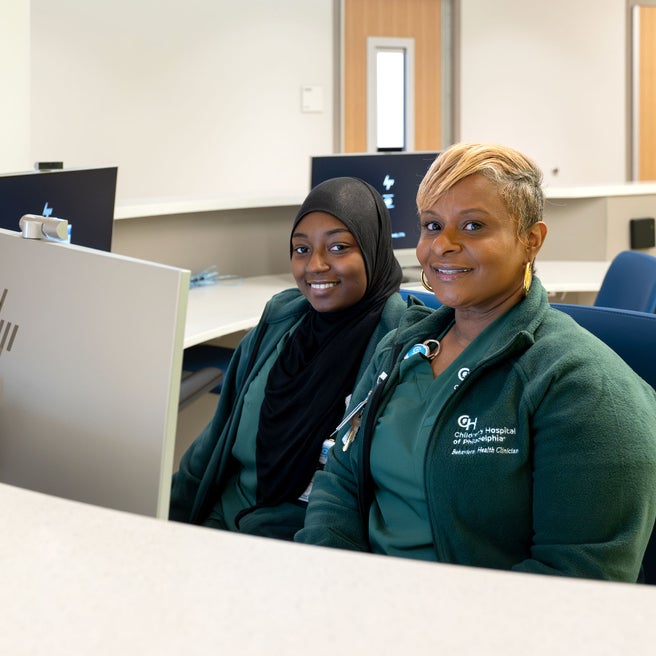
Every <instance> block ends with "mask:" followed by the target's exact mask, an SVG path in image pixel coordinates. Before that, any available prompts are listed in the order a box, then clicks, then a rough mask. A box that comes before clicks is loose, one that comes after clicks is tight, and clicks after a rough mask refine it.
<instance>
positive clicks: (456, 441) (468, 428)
mask: <svg viewBox="0 0 656 656" xmlns="http://www.w3.org/2000/svg"><path fill="white" fill-rule="evenodd" d="M456 424H457V428H456V430H455V431H454V432H453V449H452V450H451V455H452V456H478V455H487V454H497V455H516V454H517V453H519V449H518V448H516V447H514V446H513V445H512V443H513V441H514V437H515V436H516V435H517V429H516V428H515V427H509V426H484V427H481V428H478V417H471V416H470V415H460V416H459V417H458V419H457V421H456Z"/></svg>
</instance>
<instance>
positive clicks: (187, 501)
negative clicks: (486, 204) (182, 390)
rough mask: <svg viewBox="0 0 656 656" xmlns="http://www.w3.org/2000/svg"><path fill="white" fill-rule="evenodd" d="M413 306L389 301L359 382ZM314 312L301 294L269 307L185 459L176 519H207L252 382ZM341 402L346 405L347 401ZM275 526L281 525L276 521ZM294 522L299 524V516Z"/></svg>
mask: <svg viewBox="0 0 656 656" xmlns="http://www.w3.org/2000/svg"><path fill="white" fill-rule="evenodd" d="M413 302H414V303H416V301H409V302H408V303H407V304H406V301H404V300H402V298H401V296H400V295H399V294H392V296H390V298H389V299H388V300H387V303H386V304H385V308H384V309H383V313H382V315H381V319H380V322H379V324H378V327H377V328H376V330H375V331H374V333H373V334H372V336H371V339H370V340H369V345H368V346H367V350H366V351H365V354H364V356H363V359H362V363H363V364H362V365H361V369H360V372H359V373H358V377H359V376H360V375H361V374H362V372H363V371H364V370H365V368H366V364H367V363H368V361H369V360H370V359H371V357H372V355H373V353H374V350H375V348H376V345H377V344H378V342H379V341H380V340H381V339H382V338H383V336H384V335H385V334H387V333H388V332H389V331H390V330H392V329H393V328H395V327H396V326H397V325H398V322H399V320H400V318H401V316H402V314H403V312H404V311H405V310H406V308H407V305H409V304H412V303H413ZM309 309H310V304H309V302H308V301H307V299H306V298H305V297H304V296H303V295H302V294H301V292H300V291H299V290H298V289H288V290H285V291H283V292H281V293H279V294H276V295H275V296H274V297H273V298H272V299H271V300H270V301H269V302H268V303H267V305H266V307H265V309H264V312H263V313H262V317H261V318H260V321H259V322H258V325H257V326H256V327H255V328H254V329H253V330H252V331H250V332H249V333H248V334H247V335H246V336H245V337H244V339H243V340H242V341H241V342H240V343H239V345H238V347H237V349H236V350H235V353H234V355H233V357H232V359H231V361H230V365H229V366H228V369H227V371H226V372H225V377H224V379H223V384H222V387H221V396H220V398H219V403H218V406H217V409H216V412H215V414H214V417H213V419H212V421H211V422H210V423H209V424H208V426H207V427H206V428H205V430H204V431H203V432H202V433H201V434H200V435H199V436H198V437H197V438H196V440H195V441H194V442H193V444H192V445H191V446H190V448H189V449H188V450H187V451H186V453H185V454H184V455H183V457H182V460H181V462H180V468H179V470H178V471H177V472H176V473H175V474H174V476H173V484H172V488H171V503H170V510H169V518H170V519H173V520H176V521H180V522H189V523H193V524H201V523H202V522H203V521H204V520H205V519H206V517H207V515H208V513H209V512H210V511H211V509H212V508H213V506H214V504H215V502H216V500H217V498H218V495H219V494H220V491H221V487H222V486H223V484H224V483H225V480H226V476H227V475H229V465H230V460H231V458H230V456H231V452H232V447H233V444H234V441H235V435H236V433H237V427H238V425H239V421H240V418H241V413H242V407H243V402H244V396H245V394H246V391H247V390H248V387H249V385H250V382H251V380H252V379H253V377H254V376H255V375H256V374H257V372H258V371H259V369H260V368H261V367H262V364H263V363H264V362H266V361H267V359H268V358H269V357H270V355H271V354H272V353H273V352H274V351H275V349H276V347H277V346H278V343H279V342H280V340H281V339H282V338H283V336H284V335H286V334H287V332H288V331H289V330H290V329H291V328H292V327H293V326H294V325H296V324H297V323H298V322H299V321H300V319H301V318H302V317H303V316H304V315H305V314H306V313H307V312H308V311H309ZM335 402H336V403H340V404H341V403H343V402H344V399H336V400H335ZM271 521H272V522H275V521H277V520H276V518H275V517H273V518H272V520H271ZM280 521H283V519H282V518H281V519H280ZM291 521H296V513H294V517H293V518H291ZM301 523H302V516H301ZM297 528H298V527H297Z"/></svg>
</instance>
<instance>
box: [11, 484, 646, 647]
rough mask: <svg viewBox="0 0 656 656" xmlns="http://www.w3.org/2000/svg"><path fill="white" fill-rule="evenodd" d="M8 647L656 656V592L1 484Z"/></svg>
mask: <svg viewBox="0 0 656 656" xmlns="http://www.w3.org/2000/svg"><path fill="white" fill-rule="evenodd" d="M0 523H1V524H2V526H3V538H2V541H0V572H1V575H2V585H1V586H0V607H1V608H2V614H1V615H0V653H3V654H14V655H16V654H18V655H19V656H20V655H21V654H46V653H47V654H53V655H58V654H95V655H96V656H102V655H104V654H111V655H112V656H113V655H114V654H121V653H127V654H138V653H143V654H180V653H194V654H207V653H219V654H226V653H241V654H272V655H274V654H285V655H287V654H307V653H312V654H316V655H319V656H320V655H323V654H326V655H330V656H335V655H336V654H346V653H348V654H372V653H379V654H400V653H405V654H413V655H418V656H421V655H423V654H431V655H434V654H439V653H442V654H459V655H469V654H472V655H474V654H476V655H477V656H478V655H479V654H502V655H503V656H513V655H521V656H524V654H526V653H531V654H535V655H536V656H541V655H543V654H544V655H547V654H548V655H549V656H552V655H553V654H576V655H577V656H586V655H588V654H590V655H592V654H594V655H595V656H599V655H603V654H609V655H610V654H621V653H630V654H652V653H653V649H654V644H656V623H654V621H653V613H654V608H656V587H648V586H638V585H627V584H618V583H602V582H595V581H582V580H571V579H563V578H556V577H554V578H551V577H544V576H538V575H527V574H514V573H508V572H498V571H491V570H484V569H473V568H467V567H458V566H452V565H437V564H434V563H424V562H420V561H409V560H402V559H396V558H391V557H383V556H374V555H371V554H356V553H351V552H345V551H337V550H332V549H325V548H319V547H312V546H307V545H299V544H293V543H285V542H279V541H274V540H269V539H265V538H257V537H252V536H246V535H239V534H234V533H227V532H223V531H217V530H213V529H205V528H200V527H193V526H187V525H181V524H175V523H172V522H166V521H164V520H157V519H154V518H148V517H142V516H138V515H131V514H128V513H121V512H118V511H114V510H107V509H104V508H99V507H95V506H89V505H84V504H80V503H77V502H72V501H68V500H64V499H58V498H55V497H49V496H46V495H42V494H38V493H35V492H29V491H26V490H20V489H18V488H13V487H10V486H6V485H0Z"/></svg>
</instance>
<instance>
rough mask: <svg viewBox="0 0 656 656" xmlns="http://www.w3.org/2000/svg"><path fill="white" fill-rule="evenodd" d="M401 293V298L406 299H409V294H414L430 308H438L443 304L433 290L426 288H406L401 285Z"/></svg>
mask: <svg viewBox="0 0 656 656" xmlns="http://www.w3.org/2000/svg"><path fill="white" fill-rule="evenodd" d="M399 293H400V294H401V298H402V299H403V300H404V301H407V300H408V296H414V297H415V298H416V299H419V300H420V301H421V302H422V303H423V304H424V305H425V306H426V307H429V308H438V307H440V306H441V305H442V304H441V303H440V302H439V301H438V300H437V299H436V298H435V294H433V292H429V291H427V290H425V289H406V288H405V287H401V289H400V291H399Z"/></svg>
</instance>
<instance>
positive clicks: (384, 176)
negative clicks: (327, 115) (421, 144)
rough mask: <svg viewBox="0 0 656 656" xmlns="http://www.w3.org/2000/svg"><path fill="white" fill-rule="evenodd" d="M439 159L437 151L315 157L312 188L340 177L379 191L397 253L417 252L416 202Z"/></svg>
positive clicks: (312, 167)
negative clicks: (354, 179) (422, 184)
mask: <svg viewBox="0 0 656 656" xmlns="http://www.w3.org/2000/svg"><path fill="white" fill-rule="evenodd" d="M437 155H438V153H437V151H434V152H413V153H407V152H400V153H367V154H359V153H358V154H338V155H326V156H321V157H313V158H312V165H311V187H315V186H316V185H318V184H319V183H320V182H323V181H324V180H327V179H328V178H337V177H341V176H351V177H354V178H360V179H361V180H364V181H365V182H368V183H369V184H370V185H372V186H373V187H374V188H375V189H376V190H378V192H379V193H380V195H381V196H382V197H383V200H384V201H385V204H386V205H387V208H388V209H389V213H390V217H391V219H392V246H393V247H394V250H395V251H399V250H406V249H412V251H414V249H415V247H416V246H417V240H418V238H419V219H418V216H417V205H416V202H415V198H416V196H417V189H418V187H419V183H420V182H421V181H422V179H423V177H424V175H425V174H426V171H428V168H429V167H430V165H431V164H432V163H433V160H434V159H435V158H436V157H437ZM401 264H403V262H401Z"/></svg>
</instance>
